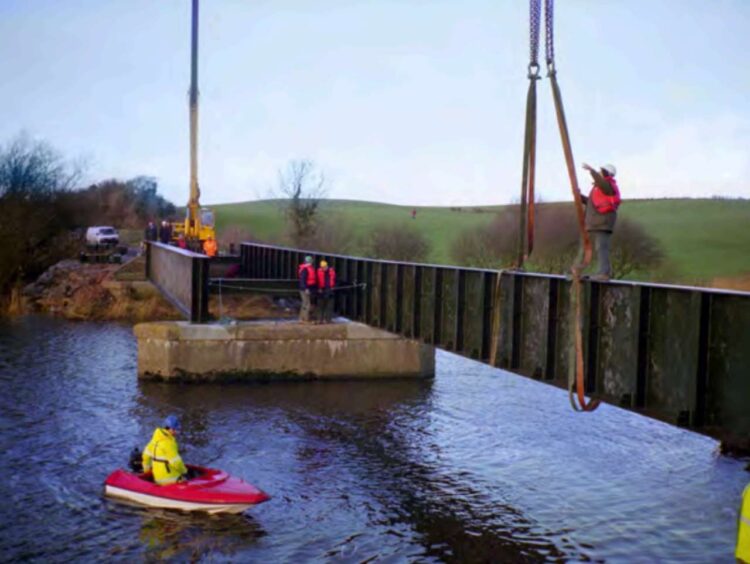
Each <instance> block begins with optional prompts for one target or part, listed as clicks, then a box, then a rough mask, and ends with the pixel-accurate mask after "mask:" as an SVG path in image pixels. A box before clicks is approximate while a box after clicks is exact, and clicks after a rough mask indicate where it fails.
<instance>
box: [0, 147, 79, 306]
mask: <svg viewBox="0 0 750 564" xmlns="http://www.w3.org/2000/svg"><path fill="white" fill-rule="evenodd" d="M79 176H80V168H79V167H78V166H76V165H74V164H72V163H70V162H68V161H66V160H65V159H64V158H63V157H62V156H61V155H60V154H59V153H58V152H57V151H56V150H55V149H53V148H52V147H51V146H50V145H49V144H48V143H45V142H44V141H36V140H33V139H31V138H30V137H29V136H28V135H25V134H21V135H19V136H18V137H16V139H15V140H13V141H11V142H10V143H9V144H8V145H6V146H4V147H0V217H1V218H2V220H0V240H2V241H5V242H6V244H4V245H2V246H0V293H3V292H5V291H7V290H8V288H9V287H10V286H11V285H12V284H14V283H18V282H20V281H21V280H22V279H23V278H24V277H27V276H33V275H36V274H38V273H39V272H40V271H41V270H42V269H44V268H46V267H47V266H49V265H50V264H51V263H53V262H54V261H56V260H58V259H59V257H60V256H61V255H62V254H64V253H66V252H69V248H70V245H69V239H70V237H68V236H67V233H66V232H65V228H66V227H67V224H66V222H67V218H66V214H65V213H62V211H63V210H62V209H61V205H60V203H61V195H62V194H65V193H67V192H68V191H69V190H70V189H71V188H72V187H73V185H74V184H75V182H76V181H77V179H78V178H79Z"/></svg>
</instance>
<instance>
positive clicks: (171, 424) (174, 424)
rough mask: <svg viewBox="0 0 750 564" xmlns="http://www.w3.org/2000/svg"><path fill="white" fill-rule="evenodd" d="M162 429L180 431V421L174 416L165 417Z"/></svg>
mask: <svg viewBox="0 0 750 564" xmlns="http://www.w3.org/2000/svg"><path fill="white" fill-rule="evenodd" d="M163 426H164V428H165V429H175V430H177V431H179V430H180V419H179V418H178V417H177V416H176V415H167V417H166V419H164V425H163Z"/></svg>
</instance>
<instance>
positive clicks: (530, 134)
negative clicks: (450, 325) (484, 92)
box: [492, 0, 600, 411]
mask: <svg viewBox="0 0 750 564" xmlns="http://www.w3.org/2000/svg"><path fill="white" fill-rule="evenodd" d="M541 9H542V6H541V0H529V50H530V55H529V67H528V78H529V90H528V93H527V96H526V127H525V132H524V148H523V172H522V179H521V203H520V210H519V212H520V217H519V233H518V253H517V259H516V268H517V269H520V268H522V266H523V263H524V261H525V260H526V259H527V258H528V256H529V255H530V254H531V252H532V251H533V249H534V226H535V221H534V219H535V209H534V180H535V165H536V105H537V104H536V81H537V80H539V78H540V77H539V27H540V20H541ZM544 23H545V48H546V50H545V55H546V63H547V76H548V77H549V79H550V84H551V86H552V99H553V101H554V105H555V114H556V116H557V125H558V129H559V130H560V140H561V142H562V148H563V153H564V155H565V164H566V167H567V171H568V178H569V180H570V189H571V191H572V193H573V203H574V206H575V210H576V215H577V219H578V231H579V236H580V240H581V245H582V247H583V262H582V263H581V264H578V265H574V267H573V268H572V269H571V272H572V284H571V288H570V292H571V302H572V304H573V308H572V315H573V317H574V319H573V326H574V347H573V349H572V350H571V359H570V360H571V362H569V366H568V369H569V370H568V396H569V399H570V404H571V406H572V407H573V409H575V410H576V411H593V410H595V409H596V408H597V407H598V406H599V403H600V400H598V399H593V400H591V401H589V402H587V401H586V397H585V382H584V362H583V319H582V311H581V310H582V308H581V301H582V296H581V294H582V292H581V271H582V270H583V269H584V268H585V267H586V266H588V264H589V263H590V262H591V240H590V239H589V236H588V233H587V232H586V226H585V212H584V207H583V201H582V199H581V192H580V190H579V187H578V179H577V177H576V174H575V161H574V159H573V149H572V146H571V142H570V134H569V132H568V125H567V122H566V119H565V110H564V108H563V102H562V94H561V92H560V87H559V85H558V83H557V70H556V68H555V49H554V26H553V24H554V0H544ZM499 282H500V276H498V283H497V288H496V291H495V294H496V296H495V297H496V299H499V293H500V292H499V286H500V283H499ZM496 303H497V302H496ZM498 313H499V312H498ZM498 317H499V315H498ZM493 321H494V320H493ZM497 323H498V325H499V319H498V320H497ZM493 325H494V323H493ZM493 329H494V327H493ZM493 332H494V331H493ZM494 348H495V347H494V346H493V352H494ZM494 356H495V355H494V354H493V355H492V360H493V361H494ZM493 364H494V362H493ZM574 388H575V395H574ZM576 399H577V403H576Z"/></svg>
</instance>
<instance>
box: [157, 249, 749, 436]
mask: <svg viewBox="0 0 750 564" xmlns="http://www.w3.org/2000/svg"><path fill="white" fill-rule="evenodd" d="M150 248H154V246H153V245H152V246H151V247H150ZM164 252H166V251H165V250H164V249H160V250H159V254H158V256H157V253H155V254H154V255H153V256H152V258H151V259H150V260H151V264H152V265H153V262H154V260H157V261H165V259H164V258H162V257H163V254H164ZM307 254H311V255H313V256H314V257H315V258H316V260H318V259H322V258H326V260H328V262H329V264H331V265H332V266H333V267H334V268H335V269H336V271H337V273H338V278H339V280H341V281H342V284H346V285H363V287H361V288H356V289H350V290H348V291H342V292H340V293H338V294H337V296H336V310H337V312H338V313H340V314H341V315H344V316H346V317H348V318H350V319H353V320H357V321H361V322H364V323H367V324H369V325H372V326H375V327H379V328H382V329H386V330H388V331H391V332H393V333H397V334H400V335H403V336H405V337H410V338H414V339H419V340H422V341H424V342H425V343H429V344H432V345H435V346H437V347H440V348H443V349H445V350H448V351H451V352H455V353H457V354H460V355H463V356H466V357H468V358H472V359H475V360H478V361H480V362H485V363H488V362H489V359H490V358H491V357H492V356H493V353H494V356H495V358H496V362H495V364H496V365H497V366H498V367H500V368H505V369H508V370H511V371H513V372H516V373H518V374H522V375H525V376H529V377H532V378H535V379H538V380H540V381H543V382H546V383H550V384H554V385H557V386H560V387H563V388H566V389H567V385H568V384H567V383H568V375H569V371H570V368H571V351H572V338H573V332H572V330H571V329H572V323H571V297H570V286H571V284H570V283H569V282H568V281H567V280H565V278H564V277H561V276H555V275H542V274H535V273H525V272H510V271H505V272H503V273H502V275H501V274H500V273H499V272H498V271H493V270H482V269H472V268H456V267H451V266H445V265H428V264H414V263H404V262H394V261H384V260H374V259H364V258H359V257H351V256H343V255H332V254H320V253H316V252H314V251H305V250H300V249H291V248H285V247H278V246H272V245H261V244H255V243H243V244H242V245H241V255H240V261H241V276H243V277H247V278H252V279H257V280H284V279H286V280H290V279H295V278H296V273H297V265H298V264H300V262H301V261H302V260H303V259H304V256H305V255H307ZM197 257H200V255H197ZM203 258H205V257H203ZM191 260H193V261H194V262H193V263H192V267H191V268H192V269H193V270H192V271H191V273H190V275H189V276H188V275H187V274H185V273H184V272H183V274H181V275H180V276H183V277H184V279H190V280H193V281H195V280H196V279H197V280H199V281H202V280H203V279H202V278H201V276H202V274H201V272H202V270H201V269H202V268H204V267H202V266H200V261H199V259H196V258H195V257H193V258H192V259H191ZM183 263H184V264H183V269H184V268H186V266H185V265H186V264H187V263H185V262H184V261H183ZM165 264H166V261H165ZM170 264H171V262H170ZM156 270H157V271H159V269H158V268H157V269H156ZM196 271H197V273H196ZM498 276H499V277H500V280H499V290H500V291H499V292H496V285H497V283H498ZM163 279H164V276H162V278H161V279H160V280H162V281H163ZM183 285H184V280H183ZM205 285H206V288H205V294H201V290H200V288H199V290H198V291H196V292H193V293H192V294H190V293H187V294H186V293H185V292H183V293H182V295H183V296H187V298H190V299H199V300H205V301H206V302H207V299H208V298H207V296H208V282H205ZM282 285H283V283H282ZM160 287H161V288H162V290H163V291H165V293H166V294H167V295H168V296H169V295H170V294H169V293H168V292H169V289H168V288H165V287H164V283H163V282H162V284H161V286H160ZM192 287H193V288H195V284H194V285H193V286H192ZM172 295H175V292H172ZM584 306H585V307H584V311H585V323H584V355H585V372H586V389H587V392H588V393H591V394H595V395H596V396H598V397H601V398H602V399H604V400H605V401H607V402H609V403H612V404H615V405H619V406H621V407H625V408H627V409H632V410H635V411H638V412H641V413H645V414H648V415H651V416H653V417H656V418H658V419H662V420H664V421H668V422H670V423H674V424H678V425H682V426H686V427H690V428H693V429H696V430H700V431H702V432H704V433H708V434H712V435H714V436H717V437H720V438H722V439H723V440H724V441H725V443H726V444H727V445H728V446H736V447H738V448H739V447H742V446H743V445H744V448H747V447H748V446H750V293H745V292H734V291H724V290H714V289H707V288H697V287H686V286H672V285H665V284H649V283H640V282H630V281H612V282H607V283H598V282H585V283H584ZM201 308H202V306H201V305H197V306H195V305H194V306H193V307H186V306H185V307H183V311H185V312H188V311H198V312H200V311H201ZM495 308H498V309H499V313H500V323H499V328H497V327H493V324H492V315H493V311H494V310H495ZM207 313H208V312H207V311H206V315H207ZM191 319H193V321H205V319H202V318H200V316H196V317H195V318H192V317H191ZM496 329H497V330H496Z"/></svg>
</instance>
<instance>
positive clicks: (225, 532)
mask: <svg viewBox="0 0 750 564" xmlns="http://www.w3.org/2000/svg"><path fill="white" fill-rule="evenodd" d="M144 512H145V513H146V515H144V517H143V524H142V525H141V531H140V534H139V535H138V539H139V540H140V542H141V544H142V545H143V547H144V548H145V550H146V555H147V556H148V557H149V558H154V559H158V560H165V559H172V558H179V559H180V560H190V561H195V560H198V559H200V558H201V557H203V556H206V555H210V554H221V555H222V556H234V555H237V554H238V553H241V552H242V551H244V550H246V549H248V548H249V547H251V546H253V545H254V544H256V542H257V541H258V539H259V538H261V537H262V536H263V535H265V531H263V529H262V528H261V527H260V526H259V525H258V524H257V523H255V522H254V521H253V519H252V518H251V517H248V516H244V515H199V514H191V513H179V512H175V511H158V510H150V511H146V510H144Z"/></svg>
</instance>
